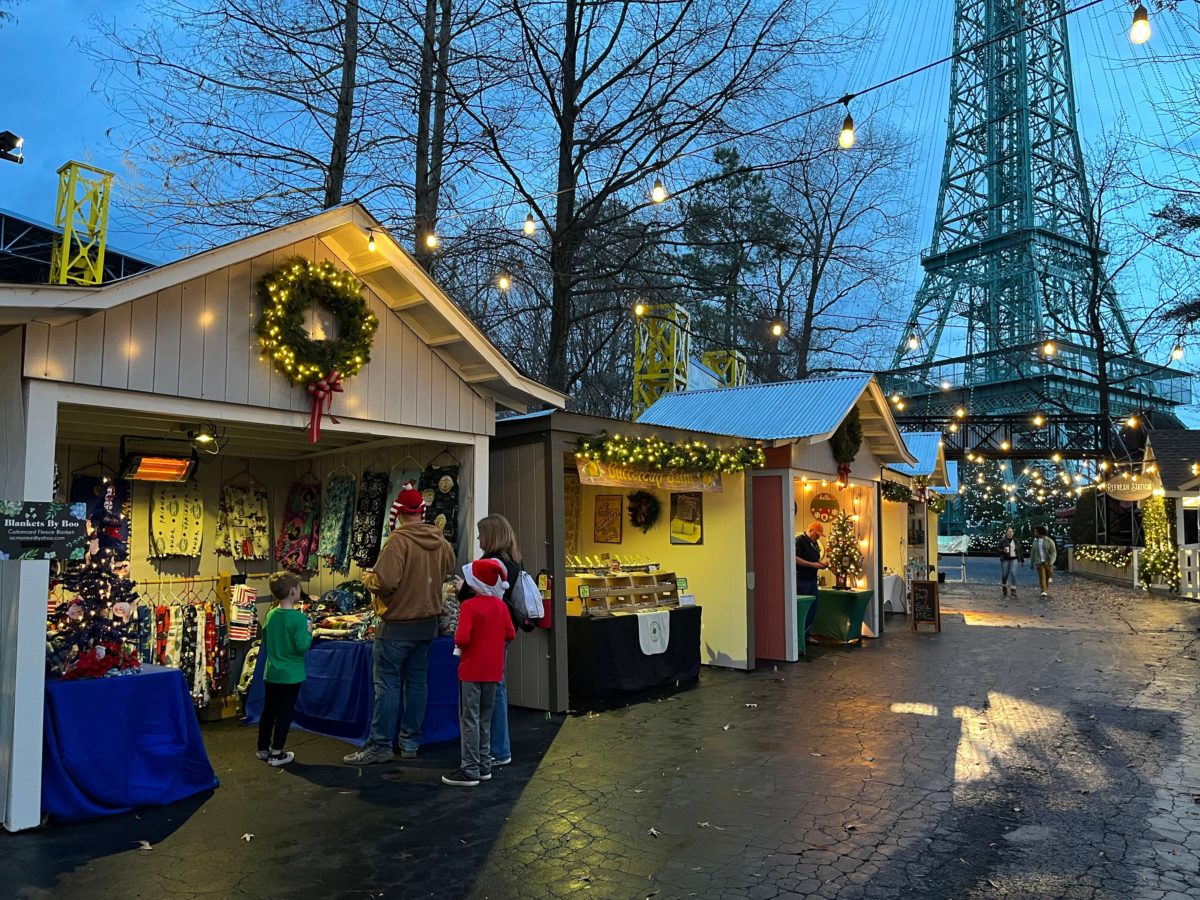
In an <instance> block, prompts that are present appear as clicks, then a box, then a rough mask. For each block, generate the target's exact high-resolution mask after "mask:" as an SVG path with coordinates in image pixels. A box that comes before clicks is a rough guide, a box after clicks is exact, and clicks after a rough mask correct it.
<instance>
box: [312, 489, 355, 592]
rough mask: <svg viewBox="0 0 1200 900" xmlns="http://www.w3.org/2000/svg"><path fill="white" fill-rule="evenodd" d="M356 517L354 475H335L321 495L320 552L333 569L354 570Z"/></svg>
mask: <svg viewBox="0 0 1200 900" xmlns="http://www.w3.org/2000/svg"><path fill="white" fill-rule="evenodd" d="M353 521H354V476H353V475H333V476H330V478H329V481H327V482H326V483H325V494H324V496H323V497H322V498H321V541H320V546H319V548H318V550H317V554H318V555H319V556H320V557H321V561H322V562H323V563H325V565H326V566H328V567H329V568H330V569H331V570H332V571H334V572H339V573H342V574H345V573H347V572H349V571H350V526H351V525H352V524H353Z"/></svg>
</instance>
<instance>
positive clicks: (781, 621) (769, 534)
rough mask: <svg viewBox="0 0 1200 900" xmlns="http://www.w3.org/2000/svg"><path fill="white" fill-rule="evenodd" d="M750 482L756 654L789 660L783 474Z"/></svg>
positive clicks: (758, 656) (753, 478) (757, 476)
mask: <svg viewBox="0 0 1200 900" xmlns="http://www.w3.org/2000/svg"><path fill="white" fill-rule="evenodd" d="M751 484H752V492H753V503H754V655H755V656H756V657H757V658H758V659H787V658H788V655H787V613H786V611H785V609H784V604H785V603H786V602H787V601H788V598H787V597H786V596H785V593H786V586H785V581H786V575H787V573H786V570H785V567H786V565H787V559H786V557H785V555H784V547H785V542H784V540H785V539H784V535H783V491H784V486H783V477H782V476H780V475H755V476H753V477H752V478H751ZM751 668H754V667H753V666H751Z"/></svg>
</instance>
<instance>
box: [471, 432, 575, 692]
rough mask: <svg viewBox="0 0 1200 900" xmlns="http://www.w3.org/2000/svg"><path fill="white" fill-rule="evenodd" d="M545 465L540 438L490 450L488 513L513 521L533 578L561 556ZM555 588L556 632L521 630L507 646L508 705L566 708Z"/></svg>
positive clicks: (561, 624) (561, 622)
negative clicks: (558, 656)
mask: <svg viewBox="0 0 1200 900" xmlns="http://www.w3.org/2000/svg"><path fill="white" fill-rule="evenodd" d="M546 466H547V459H546V445H545V443H544V442H543V441H541V440H538V441H537V442H535V443H528V444H520V445H518V446H513V447H507V448H505V449H503V450H496V449H493V450H492V454H491V486H490V489H489V493H490V505H491V509H490V510H489V512H492V513H498V514H499V515H502V516H504V517H505V518H507V519H508V520H509V521H510V522H511V523H512V526H513V529H514V530H515V531H516V533H517V543H518V544H520V546H521V553H522V555H523V556H524V557H525V569H526V570H527V571H528V572H530V573H531V574H534V575H536V574H537V573H538V572H539V571H541V570H542V569H547V570H549V571H554V570H555V565H554V564H553V560H554V557H555V556H561V554H562V552H563V551H562V548H561V547H555V546H553V543H552V540H551V532H550V529H551V523H550V519H549V507H548V505H547V497H546V490H547V483H548V474H547V468H546ZM555 587H556V590H555V609H554V612H553V616H554V619H553V621H554V628H553V629H551V630H546V629H542V628H538V629H535V630H534V631H531V632H519V633H518V634H517V640H516V642H515V643H514V645H513V646H512V647H510V648H509V651H508V702H509V703H511V704H512V705H514V706H525V707H529V708H531V709H547V710H552V711H555V712H557V711H560V710H561V709H565V708H566V663H565V659H564V660H563V664H562V665H561V666H557V667H556V666H555V663H554V659H555V657H556V654H554V653H552V650H553V647H552V642H553V641H554V640H555V633H556V632H557V631H558V630H559V629H562V630H563V632H564V633H565V629H566V623H565V621H564V619H563V615H564V613H565V611H566V610H565V606H564V604H563V603H562V602H561V600H560V596H559V595H561V593H562V590H561V587H559V585H558V584H556V585H555ZM556 668H557V669H561V671H556ZM556 682H561V683H560V684H556Z"/></svg>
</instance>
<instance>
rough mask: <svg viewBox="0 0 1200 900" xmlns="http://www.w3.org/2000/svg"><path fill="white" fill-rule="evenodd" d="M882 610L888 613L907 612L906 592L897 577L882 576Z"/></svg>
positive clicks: (902, 583)
mask: <svg viewBox="0 0 1200 900" xmlns="http://www.w3.org/2000/svg"><path fill="white" fill-rule="evenodd" d="M883 608H884V609H885V610H888V611H889V612H902V613H906V612H908V592H907V591H906V590H905V588H904V579H903V578H901V577H900V576H899V575H884V576H883Z"/></svg>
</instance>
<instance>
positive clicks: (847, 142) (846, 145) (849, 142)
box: [838, 94, 854, 150]
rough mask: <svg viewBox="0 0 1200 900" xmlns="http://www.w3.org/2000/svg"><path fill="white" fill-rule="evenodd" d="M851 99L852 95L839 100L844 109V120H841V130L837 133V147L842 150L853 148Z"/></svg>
mask: <svg viewBox="0 0 1200 900" xmlns="http://www.w3.org/2000/svg"><path fill="white" fill-rule="evenodd" d="M853 99H854V95H853V94H847V95H846V96H845V97H843V98H842V100H841V102H842V105H843V106H844V107H846V118H845V119H843V120H842V130H841V131H840V132H839V133H838V146H839V147H841V148H842V149H843V150H849V149H850V148H851V147H853V146H854V117H853V116H851V115H850V101H851V100H853Z"/></svg>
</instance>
